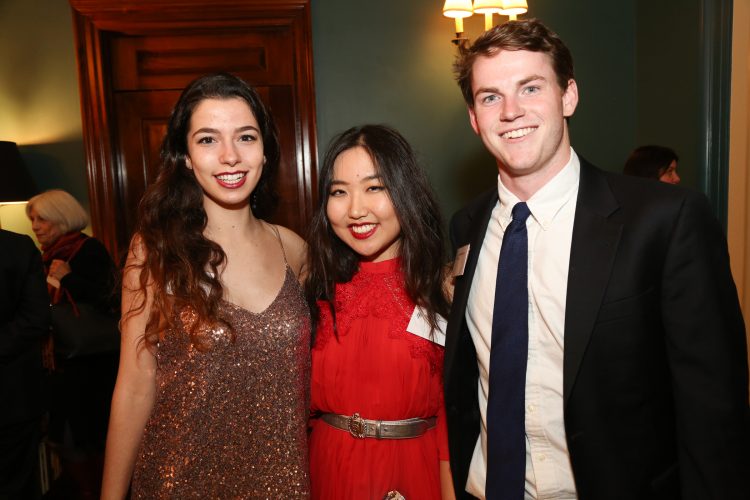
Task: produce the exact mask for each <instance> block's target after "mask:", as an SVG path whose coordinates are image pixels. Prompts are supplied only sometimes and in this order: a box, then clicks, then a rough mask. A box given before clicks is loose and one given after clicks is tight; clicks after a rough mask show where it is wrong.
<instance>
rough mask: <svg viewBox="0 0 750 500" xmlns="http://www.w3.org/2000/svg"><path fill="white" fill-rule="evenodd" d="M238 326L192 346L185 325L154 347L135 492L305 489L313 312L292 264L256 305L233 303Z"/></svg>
mask: <svg viewBox="0 0 750 500" xmlns="http://www.w3.org/2000/svg"><path fill="white" fill-rule="evenodd" d="M221 314H222V317H223V318H225V319H226V320H227V322H228V323H229V324H231V325H232V326H233V327H234V331H235V335H236V338H235V341H234V342H232V341H231V339H230V335H229V332H228V331H227V330H226V329H225V328H221V327H219V328H215V329H213V330H212V331H211V332H210V339H211V344H212V346H211V349H210V350H208V351H207V352H200V351H198V350H196V349H195V348H194V347H193V346H192V345H191V344H190V342H189V339H188V335H187V333H186V331H185V328H184V325H185V324H189V322H190V320H191V318H190V317H186V316H190V315H186V314H184V313H183V314H182V316H181V324H182V325H183V327H182V328H180V330H179V331H171V332H168V334H167V336H166V339H165V341H164V342H161V343H160V345H159V348H158V353H157V360H158V371H157V398H156V403H155V405H154V410H153V413H152V415H151V417H150V419H149V421H148V423H147V425H146V429H145V432H144V437H143V441H142V443H141V447H140V450H139V456H138V459H137V462H136V466H135V471H134V475H133V483H132V498H143V499H146V498H148V499H165V498H170V499H172V498H175V499H177V498H179V499H183V498H217V499H218V498H221V499H224V498H227V499H239V498H243V499H244V498H253V499H255V498H273V499H277V498H307V497H309V473H308V458H307V430H306V429H307V416H308V411H309V410H308V408H309V389H308V387H309V376H310V375H309V374H310V318H309V313H308V309H307V306H306V304H305V301H304V298H303V296H302V291H301V288H300V286H299V284H298V282H297V279H296V278H295V276H294V273H293V272H292V271H291V269H289V267H288V266H287V270H286V276H285V279H284V284H283V285H282V287H281V290H280V291H279V294H278V296H277V297H276V299H275V300H274V301H273V302H272V303H271V305H270V306H269V307H268V308H267V309H266V310H265V311H263V312H261V313H259V314H255V313H252V312H250V311H247V310H245V309H242V308H240V307H239V306H236V305H233V304H231V303H229V302H222V304H221Z"/></svg>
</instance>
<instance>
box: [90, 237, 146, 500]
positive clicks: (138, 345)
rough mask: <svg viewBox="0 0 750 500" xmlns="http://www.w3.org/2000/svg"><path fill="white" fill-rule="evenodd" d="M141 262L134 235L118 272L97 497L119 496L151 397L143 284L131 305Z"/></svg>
mask: <svg viewBox="0 0 750 500" xmlns="http://www.w3.org/2000/svg"><path fill="white" fill-rule="evenodd" d="M142 262H143V250H142V249H141V248H139V245H138V243H137V242H136V240H134V243H133V244H132V245H131V251H130V253H129V255H128V262H127V264H126V265H125V272H124V276H123V287H122V310H123V320H122V324H121V330H122V341H121V345H120V368H119V371H118V373H117V383H116V384H115V390H114V394H113V396H112V410H111V412H110V419H109V429H108V432H107V449H106V451H105V457H104V476H103V479H102V495H101V498H102V499H118V500H119V499H122V498H125V495H127V492H128V488H129V485H130V479H131V476H132V474H133V467H134V466H135V460H136V454H137V453H138V447H139V445H140V442H141V438H142V436H143V429H144V428H145V426H146V422H147V420H148V418H149V416H150V415H151V410H152V409H153V406H154V400H155V397H156V358H155V357H154V355H153V354H152V353H151V352H150V351H149V350H148V349H147V348H146V346H145V343H144V341H143V340H142V339H143V333H144V331H145V329H146V322H147V320H148V316H149V310H150V308H151V296H150V293H149V292H148V290H147V291H146V297H145V303H144V304H143V306H144V307H143V308H142V309H137V308H138V306H139V305H140V304H141V303H143V302H144V296H143V292H142V291H140V290H139V286H140V285H139V274H140V267H137V266H138V265H139V264H140V263H142ZM134 311H135V312H134Z"/></svg>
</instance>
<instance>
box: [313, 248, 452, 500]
mask: <svg viewBox="0 0 750 500" xmlns="http://www.w3.org/2000/svg"><path fill="white" fill-rule="evenodd" d="M399 262H400V261H399V259H392V260H387V261H384V262H378V263H370V262H362V263H361V265H360V270H359V271H358V272H357V273H356V274H355V275H354V278H353V279H352V280H351V281H350V282H349V283H344V284H338V285H336V304H335V307H336V323H337V330H338V337H339V338H338V340H337V339H336V338H335V337H334V334H333V321H332V317H331V313H330V312H329V309H328V306H327V304H326V303H321V304H319V305H320V309H321V321H320V325H319V327H318V332H317V334H316V338H315V344H314V346H313V351H312V394H311V398H312V412H313V413H337V414H340V415H352V414H354V413H359V414H360V416H361V417H362V418H366V419H374V420H401V419H407V418H414V417H420V418H429V417H433V416H437V417H438V420H437V426H436V427H435V428H433V429H430V430H428V431H427V432H426V433H425V434H423V435H422V436H420V437H416V438H410V439H382V440H378V439H374V438H366V439H358V438H355V437H353V436H352V435H351V434H349V433H348V432H346V431H343V430H340V429H336V428H334V427H332V426H330V425H328V424H326V423H325V422H323V421H322V420H320V419H312V428H313V430H312V434H311V439H310V478H311V482H312V498H313V499H326V500H332V499H342V500H343V499H345V500H351V499H358V500H359V499H376V500H381V499H382V498H383V496H384V495H385V494H386V493H387V492H388V491H390V490H398V491H399V492H400V493H401V494H402V495H404V496H405V497H406V498H407V499H408V500H418V499H439V498H440V474H439V460H448V437H447V431H446V423H445V411H444V405H443V383H442V375H443V348H442V347H441V346H439V345H438V344H435V343H433V342H430V341H429V340H426V339H424V338H421V337H419V336H417V335H414V334H412V333H409V332H407V331H406V327H407V325H408V324H409V319H410V317H411V313H412V312H413V310H414V304H413V303H412V302H411V301H410V300H409V298H408V296H407V295H406V292H405V291H404V289H403V280H402V275H401V272H400V271H399Z"/></svg>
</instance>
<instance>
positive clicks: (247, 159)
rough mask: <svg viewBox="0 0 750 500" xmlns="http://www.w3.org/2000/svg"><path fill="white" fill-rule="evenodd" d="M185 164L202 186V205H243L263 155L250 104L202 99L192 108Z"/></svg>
mask: <svg viewBox="0 0 750 500" xmlns="http://www.w3.org/2000/svg"><path fill="white" fill-rule="evenodd" d="M187 145H188V156H187V158H186V164H187V167H188V168H191V169H192V170H193V172H194V174H195V179H196V180H197V181H198V184H200V186H201V188H202V189H203V194H204V204H209V203H212V204H216V205H219V206H222V207H227V208H237V207H242V206H246V205H247V204H248V203H249V199H250V195H251V194H252V192H253V190H254V189H255V187H256V186H257V184H258V179H260V175H261V172H262V171H263V164H264V163H265V158H264V156H263V138H262V136H261V133H260V130H259V127H258V121H257V120H256V119H255V115H253V112H252V110H251V109H250V106H249V105H248V104H247V103H246V102H245V101H244V100H243V99H240V98H231V99H204V100H203V101H201V102H200V103H199V104H198V105H197V106H196V107H195V109H194V110H193V114H192V116H191V118H190V128H189V130H188V135H187Z"/></svg>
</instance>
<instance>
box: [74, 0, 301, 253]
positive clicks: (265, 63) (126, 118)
mask: <svg viewBox="0 0 750 500" xmlns="http://www.w3.org/2000/svg"><path fill="white" fill-rule="evenodd" d="M70 3H71V6H72V8H73V15H74V21H75V28H76V30H75V32H76V40H77V45H78V54H79V72H80V83H81V103H82V113H83V126H84V127H83V128H84V144H85V146H86V153H87V167H88V176H89V192H90V205H91V212H92V223H93V229H94V234H95V235H96V236H97V237H99V238H100V239H102V241H104V243H105V244H106V245H107V247H108V248H109V249H110V251H112V252H113V254H115V255H122V251H123V250H124V249H125V248H126V247H127V244H128V241H129V239H130V237H131V235H132V231H133V227H134V223H135V217H136V208H137V206H138V202H139V200H140V198H141V196H142V194H143V192H144V190H145V188H146V186H147V185H148V184H149V183H150V182H152V181H153V180H154V178H155V177H156V174H157V172H158V168H159V147H160V145H161V140H162V138H163V136H164V132H165V130H166V123H167V119H168V117H169V113H170V112H171V109H172V107H173V105H174V103H175V102H176V100H177V98H178V96H179V94H180V92H181V90H182V89H183V88H184V87H185V86H186V85H187V84H188V83H189V82H190V81H192V80H193V79H195V78H197V77H199V76H201V75H204V74H206V73H211V72H216V71H229V72H231V73H234V74H236V75H238V76H240V77H242V78H244V79H245V80H247V81H248V82H249V83H250V84H251V85H253V86H254V87H256V88H257V89H258V91H259V93H260V95H261V98H262V99H263V100H264V102H265V103H266V104H267V105H268V106H269V107H270V108H271V112H272V113H273V115H274V118H275V120H276V124H277V126H278V128H279V138H280V142H281V163H280V167H279V174H278V176H277V190H278V192H279V198H280V203H279V208H278V210H277V212H276V214H275V215H274V217H272V220H273V221H275V222H278V223H280V224H283V225H285V226H287V227H290V228H292V229H293V230H295V231H297V232H299V233H302V232H303V231H304V228H305V227H306V225H307V223H308V221H309V218H310V215H311V212H312V204H313V196H314V194H313V192H314V189H313V187H314V186H315V182H316V175H315V174H316V169H315V160H316V149H315V107H314V102H313V100H314V93H313V76H312V47H311V42H310V7H309V0H277V1H274V2H268V1H259V0H231V1H230V0H218V1H216V2H212V3H211V4H210V6H209V4H207V3H206V2H204V1H197V0H160V1H159V2H154V1H149V0H138V1H122V0H70Z"/></svg>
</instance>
